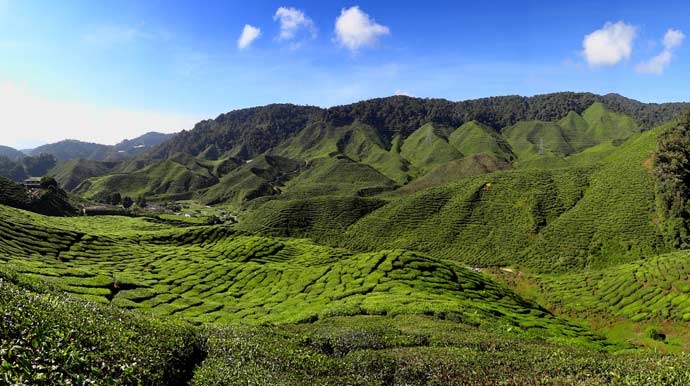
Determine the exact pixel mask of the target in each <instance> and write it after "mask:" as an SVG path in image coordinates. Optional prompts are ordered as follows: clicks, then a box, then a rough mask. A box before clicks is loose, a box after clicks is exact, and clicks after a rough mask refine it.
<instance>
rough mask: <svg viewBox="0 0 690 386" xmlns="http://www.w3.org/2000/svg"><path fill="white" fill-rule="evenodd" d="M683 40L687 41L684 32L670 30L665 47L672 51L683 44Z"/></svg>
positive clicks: (666, 36) (665, 38) (665, 39)
mask: <svg viewBox="0 0 690 386" xmlns="http://www.w3.org/2000/svg"><path fill="white" fill-rule="evenodd" d="M683 40H685V34H684V33H683V31H680V30H677V29H673V28H670V29H669V30H668V31H666V34H665V35H664V47H666V49H667V50H672V49H674V48H676V47H678V46H680V45H681V44H683Z"/></svg>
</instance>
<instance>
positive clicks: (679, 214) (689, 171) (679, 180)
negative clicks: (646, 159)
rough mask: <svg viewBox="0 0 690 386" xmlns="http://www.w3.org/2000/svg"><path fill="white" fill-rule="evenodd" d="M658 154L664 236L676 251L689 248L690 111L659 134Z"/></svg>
mask: <svg viewBox="0 0 690 386" xmlns="http://www.w3.org/2000/svg"><path fill="white" fill-rule="evenodd" d="M657 141H658V150H657V152H656V154H655V165H654V176H655V177H656V185H657V193H658V206H659V210H660V212H661V215H662V217H663V220H664V222H663V224H664V234H665V236H666V238H667V241H668V242H669V243H670V244H671V245H672V246H673V247H676V248H688V247H690V110H688V111H687V112H686V113H685V114H684V115H683V116H682V117H681V119H680V121H679V122H678V124H677V125H674V126H673V127H671V128H669V129H668V130H665V131H663V132H662V133H660V134H659V136H658V138H657Z"/></svg>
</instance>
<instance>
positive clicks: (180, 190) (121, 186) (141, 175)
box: [74, 160, 217, 200]
mask: <svg viewBox="0 0 690 386" xmlns="http://www.w3.org/2000/svg"><path fill="white" fill-rule="evenodd" d="M216 182H217V179H216V178H215V177H214V176H213V175H211V174H210V173H208V171H207V170H206V169H204V168H203V167H200V166H198V167H196V168H191V167H189V166H186V165H182V164H180V163H177V162H175V161H171V160H163V161H157V162H153V163H151V164H149V165H148V166H145V167H144V168H142V169H139V170H136V171H133V172H130V173H126V172H119V173H117V174H109V175H105V176H100V177H93V178H90V179H87V180H86V181H84V182H82V183H81V184H79V185H78V186H77V187H76V188H75V189H74V192H75V193H77V194H79V195H82V196H83V197H85V198H88V199H95V200H100V199H103V198H104V197H106V196H107V195H108V194H110V193H112V192H119V193H121V194H122V195H123V196H130V197H137V196H141V195H159V196H165V195H175V194H190V193H193V192H194V191H196V190H199V189H203V188H206V187H208V186H211V185H213V184H215V183H216Z"/></svg>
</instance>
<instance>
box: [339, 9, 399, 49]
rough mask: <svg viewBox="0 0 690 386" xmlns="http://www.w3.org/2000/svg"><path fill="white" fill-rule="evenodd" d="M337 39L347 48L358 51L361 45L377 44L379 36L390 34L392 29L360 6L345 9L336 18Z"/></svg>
mask: <svg viewBox="0 0 690 386" xmlns="http://www.w3.org/2000/svg"><path fill="white" fill-rule="evenodd" d="M335 33H336V40H337V41H338V42H339V43H340V44H341V45H342V46H343V47H345V48H347V49H349V50H351V51H357V50H358V49H359V48H361V47H365V46H368V47H371V46H374V45H376V43H377V42H378V40H379V38H380V37H382V36H385V35H389V34H390V29H389V28H388V27H386V26H384V25H381V24H378V23H376V21H374V19H372V18H371V17H370V16H369V15H367V14H366V13H364V12H363V11H362V10H361V9H359V7H357V6H354V7H351V8H347V9H343V10H342V11H341V12H340V16H338V18H337V19H336V20H335Z"/></svg>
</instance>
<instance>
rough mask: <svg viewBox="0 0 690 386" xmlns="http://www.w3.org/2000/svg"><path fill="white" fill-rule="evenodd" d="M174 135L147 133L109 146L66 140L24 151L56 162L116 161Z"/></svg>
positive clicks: (143, 151)
mask: <svg viewBox="0 0 690 386" xmlns="http://www.w3.org/2000/svg"><path fill="white" fill-rule="evenodd" d="M173 136H174V134H163V133H156V132H149V133H146V134H144V135H141V136H139V137H136V138H133V139H126V140H123V141H122V142H120V143H118V144H116V145H113V146H110V145H102V144H98V143H89V142H83V141H77V140H73V139H68V140H64V141H59V142H56V143H50V144H47V145H43V146H39V147H37V148H34V149H29V150H24V152H25V153H26V154H27V155H33V156H35V155H39V154H51V155H53V156H54V157H55V158H56V159H57V160H58V161H69V160H79V159H81V160H89V161H116V160H121V159H123V158H128V157H133V156H136V155H139V154H142V153H145V152H146V151H148V150H150V149H151V148H153V147H154V146H156V145H158V144H161V143H163V142H165V141H167V140H168V139H170V138H172V137H173Z"/></svg>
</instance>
